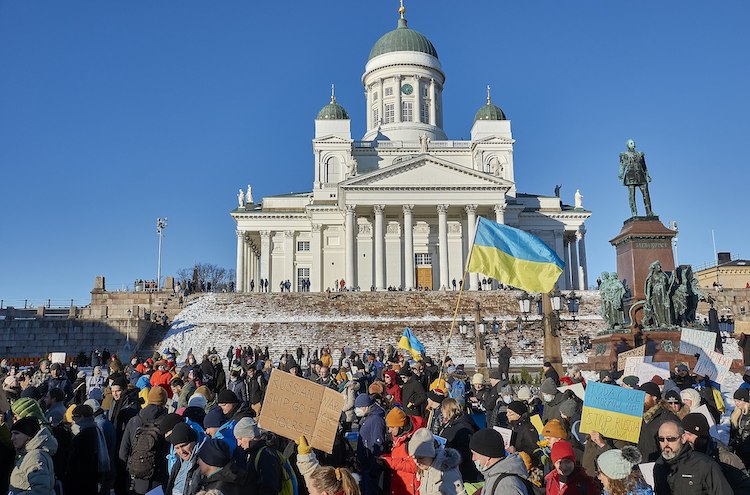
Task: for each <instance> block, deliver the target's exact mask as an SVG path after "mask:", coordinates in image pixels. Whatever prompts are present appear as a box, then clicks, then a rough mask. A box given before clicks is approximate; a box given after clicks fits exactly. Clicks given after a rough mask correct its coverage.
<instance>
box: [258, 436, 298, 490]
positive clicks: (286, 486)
mask: <svg viewBox="0 0 750 495" xmlns="http://www.w3.org/2000/svg"><path fill="white" fill-rule="evenodd" d="M266 448H268V449H269V450H270V451H271V452H272V453H273V454H274V455H275V456H276V457H277V458H278V460H279V463H280V464H281V491H280V492H279V495H298V489H297V475H296V474H294V469H292V465H291V464H289V459H287V458H286V457H284V454H282V453H281V452H279V451H278V450H276V449H274V448H271V447H261V448H260V449H259V450H258V453H257V454H255V470H256V471H257V470H258V463H259V462H260V454H261V453H262V452H263V450H265V449H266Z"/></svg>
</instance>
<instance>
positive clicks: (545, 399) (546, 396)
mask: <svg viewBox="0 0 750 495" xmlns="http://www.w3.org/2000/svg"><path fill="white" fill-rule="evenodd" d="M542 398H543V399H544V402H551V401H552V399H554V398H555V396H554V395H550V394H542Z"/></svg>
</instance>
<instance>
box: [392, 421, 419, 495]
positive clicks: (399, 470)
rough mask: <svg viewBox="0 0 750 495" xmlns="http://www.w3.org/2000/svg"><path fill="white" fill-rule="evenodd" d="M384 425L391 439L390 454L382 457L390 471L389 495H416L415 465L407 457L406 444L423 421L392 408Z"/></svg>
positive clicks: (417, 486) (417, 483)
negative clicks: (391, 447)
mask: <svg viewBox="0 0 750 495" xmlns="http://www.w3.org/2000/svg"><path fill="white" fill-rule="evenodd" d="M385 425H386V427H387V428H388V432H389V433H390V434H391V436H392V437H393V449H392V450H391V453H390V454H387V455H384V456H383V457H382V459H383V460H384V461H385V463H386V464H387V465H388V467H389V469H390V474H391V476H390V480H391V481H390V483H391V495H416V493H417V490H418V488H419V482H418V481H417V465H416V464H414V460H413V459H412V458H411V457H409V452H408V450H407V443H408V442H409V439H410V438H411V437H412V435H414V432H415V431H417V430H418V429H420V428H422V427H423V426H424V425H425V421H424V419H423V418H422V417H421V416H409V415H407V414H406V413H405V412H404V411H403V410H401V409H399V408H397V407H394V408H393V409H391V410H390V411H389V412H388V414H387V415H386V417H385Z"/></svg>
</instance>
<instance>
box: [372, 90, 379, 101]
mask: <svg viewBox="0 0 750 495" xmlns="http://www.w3.org/2000/svg"><path fill="white" fill-rule="evenodd" d="M372 101H378V92H377V91H374V92H373V93H372Z"/></svg>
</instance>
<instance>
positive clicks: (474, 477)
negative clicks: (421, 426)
mask: <svg viewBox="0 0 750 495" xmlns="http://www.w3.org/2000/svg"><path fill="white" fill-rule="evenodd" d="M440 413H441V417H442V418H443V426H442V427H441V429H440V431H439V432H438V435H440V436H441V437H443V438H445V445H444V446H445V447H446V448H451V449H455V450H456V451H458V453H459V455H460V456H461V462H460V464H459V465H458V470H459V471H460V472H461V477H462V478H463V480H464V482H467V483H468V482H472V483H473V482H477V481H480V480H481V479H482V477H481V476H480V475H479V471H477V469H476V467H475V466H474V463H473V462H472V461H471V450H470V449H469V440H470V439H471V436H472V435H473V434H474V431H475V430H476V426H475V425H474V422H473V421H472V420H471V418H470V417H469V416H468V415H467V414H465V413H464V409H463V408H462V407H461V405H460V404H459V403H458V401H457V400H456V399H453V398H448V399H445V400H444V401H443V402H442V404H441V405H440Z"/></svg>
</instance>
